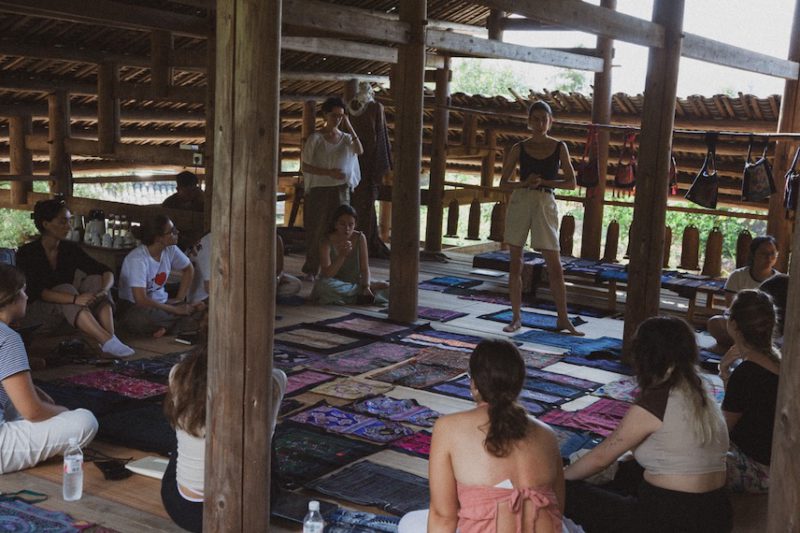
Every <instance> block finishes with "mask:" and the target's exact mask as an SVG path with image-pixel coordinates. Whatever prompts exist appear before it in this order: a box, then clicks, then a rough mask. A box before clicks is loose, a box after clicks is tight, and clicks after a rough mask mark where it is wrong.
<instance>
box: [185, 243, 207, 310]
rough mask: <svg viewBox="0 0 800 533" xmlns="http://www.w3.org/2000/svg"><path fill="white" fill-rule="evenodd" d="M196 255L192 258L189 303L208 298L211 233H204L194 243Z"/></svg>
mask: <svg viewBox="0 0 800 533" xmlns="http://www.w3.org/2000/svg"><path fill="white" fill-rule="evenodd" d="M195 250H197V255H196V256H194V257H193V258H192V264H193V265H194V279H193V280H192V288H191V289H189V303H191V304H193V303H197V302H202V301H203V300H205V299H206V298H208V292H206V282H207V281H210V280H211V234H210V233H206V234H205V235H204V236H203V238H202V239H200V241H199V242H198V243H197V244H196V245H195Z"/></svg>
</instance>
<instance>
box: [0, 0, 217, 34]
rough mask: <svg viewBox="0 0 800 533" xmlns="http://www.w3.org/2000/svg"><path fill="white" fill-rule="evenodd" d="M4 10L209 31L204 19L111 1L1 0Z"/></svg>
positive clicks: (139, 27) (180, 31)
mask: <svg viewBox="0 0 800 533" xmlns="http://www.w3.org/2000/svg"><path fill="white" fill-rule="evenodd" d="M0 10H2V11H5V12H6V13H16V14H18V15H29V16H33V17H45V18H49V19H56V20H65V21H67V22H77V23H81V24H97V25H102V26H111V27H115V28H125V29H129V30H144V31H151V30H166V31H172V32H174V33H177V34H178V35H188V36H190V37H205V36H206V34H207V33H208V28H207V26H206V21H205V19H203V18H200V17H195V16H193V15H182V14H180V13H175V12H173V11H166V10H163V9H152V8H149V7H140V6H136V5H133V4H122V3H118V2H111V1H109V0H93V1H92V2H83V1H81V0H0Z"/></svg>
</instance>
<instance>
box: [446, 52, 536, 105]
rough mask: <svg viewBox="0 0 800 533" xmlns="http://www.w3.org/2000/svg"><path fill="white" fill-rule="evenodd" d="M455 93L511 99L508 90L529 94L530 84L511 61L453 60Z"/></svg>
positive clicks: (453, 89) (452, 88)
mask: <svg viewBox="0 0 800 533" xmlns="http://www.w3.org/2000/svg"><path fill="white" fill-rule="evenodd" d="M452 70H453V81H452V83H451V86H450V91H451V92H453V93H458V92H461V93H466V94H470V95H471V94H482V95H485V96H498V95H503V96H506V97H509V98H510V97H511V95H510V94H509V92H508V89H509V88H511V89H514V90H515V91H517V92H518V93H520V94H527V93H528V87H529V86H530V84H529V83H528V82H527V80H526V79H525V78H524V77H521V76H520V73H519V70H520V69H519V68H517V69H514V68H513V67H512V64H511V62H509V61H498V60H496V59H470V58H455V59H453V65H452Z"/></svg>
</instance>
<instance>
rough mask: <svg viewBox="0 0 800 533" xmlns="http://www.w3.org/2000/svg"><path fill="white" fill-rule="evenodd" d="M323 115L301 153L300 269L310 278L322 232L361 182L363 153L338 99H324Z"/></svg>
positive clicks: (317, 261)
mask: <svg viewBox="0 0 800 533" xmlns="http://www.w3.org/2000/svg"><path fill="white" fill-rule="evenodd" d="M322 115H323V117H324V118H325V125H324V126H323V127H322V129H321V130H319V131H317V132H315V133H312V134H311V135H310V136H309V137H308V139H306V143H305V145H304V146H303V153H302V161H303V162H302V171H303V183H304V186H305V200H304V201H305V207H304V209H303V221H304V222H303V224H304V225H305V231H306V261H305V264H303V272H304V273H305V275H306V276H307V277H308V278H310V279H312V280H313V279H314V278H315V277H316V275H317V271H318V270H319V262H320V258H319V243H320V241H321V240H322V239H323V237H324V235H325V226H326V224H327V223H328V221H329V220H330V218H331V216H332V215H333V212H334V211H335V210H336V208H337V207H339V206H340V205H342V204H349V203H350V192H351V191H352V190H353V189H355V188H356V186H358V184H359V182H360V181H361V169H360V168H359V166H358V156H360V155H361V154H363V153H364V147H363V146H362V145H361V141H360V140H359V139H358V136H357V135H356V133H355V131H353V126H351V125H350V119H349V118H348V117H347V115H346V114H345V103H344V102H343V101H342V99H341V98H338V97H331V98H328V99H327V100H325V102H323V104H322ZM339 126H342V128H343V129H344V131H342V130H340V129H339Z"/></svg>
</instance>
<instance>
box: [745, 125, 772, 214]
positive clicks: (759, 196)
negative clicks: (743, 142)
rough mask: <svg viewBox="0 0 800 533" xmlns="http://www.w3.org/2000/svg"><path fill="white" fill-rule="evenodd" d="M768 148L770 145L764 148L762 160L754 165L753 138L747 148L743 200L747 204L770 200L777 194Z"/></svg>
mask: <svg viewBox="0 0 800 533" xmlns="http://www.w3.org/2000/svg"><path fill="white" fill-rule="evenodd" d="M767 148H769V144H767V145H766V146H764V152H763V153H762V154H761V158H759V159H758V161H756V162H755V163H754V162H753V160H752V159H751V158H750V152H751V150H752V149H753V140H752V138H751V139H750V144H749V145H748V146H747V160H746V161H745V163H744V173H743V174H742V200H744V201H745V202H759V201H761V200H764V199H766V198H769V197H770V195H771V194H772V193H774V192H775V181H774V180H773V179H772V167H771V166H770V164H769V161H767Z"/></svg>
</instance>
